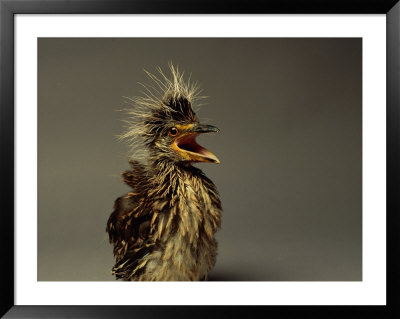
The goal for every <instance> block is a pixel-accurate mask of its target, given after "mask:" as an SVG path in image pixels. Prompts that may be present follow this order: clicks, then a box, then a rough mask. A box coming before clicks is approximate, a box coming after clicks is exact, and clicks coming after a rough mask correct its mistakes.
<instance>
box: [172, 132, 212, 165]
mask: <svg viewBox="0 0 400 319" xmlns="http://www.w3.org/2000/svg"><path fill="white" fill-rule="evenodd" d="M197 135H199V134H197V133H194V134H185V135H182V136H180V137H178V138H177V139H176V140H175V143H174V144H175V146H176V149H177V150H178V151H180V153H181V154H182V155H183V156H184V157H185V158H187V159H189V160H191V161H193V162H212V163H219V159H218V158H217V157H216V156H215V155H214V154H213V153H211V152H210V151H209V150H207V149H206V148H204V147H203V146H201V145H199V144H198V143H197V142H196V137H197Z"/></svg>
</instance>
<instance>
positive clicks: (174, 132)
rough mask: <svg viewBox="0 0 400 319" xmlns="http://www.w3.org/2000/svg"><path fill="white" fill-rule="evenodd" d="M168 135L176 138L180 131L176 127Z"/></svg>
mask: <svg viewBox="0 0 400 319" xmlns="http://www.w3.org/2000/svg"><path fill="white" fill-rule="evenodd" d="M168 134H169V135H171V136H176V135H178V130H177V129H176V128H175V127H172V128H170V129H169V131H168Z"/></svg>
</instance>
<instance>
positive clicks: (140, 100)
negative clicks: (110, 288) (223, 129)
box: [106, 63, 222, 281]
mask: <svg viewBox="0 0 400 319" xmlns="http://www.w3.org/2000/svg"><path fill="white" fill-rule="evenodd" d="M168 66H169V72H168V73H167V75H165V73H164V71H163V70H162V69H161V68H160V67H157V68H156V70H157V73H156V74H153V73H150V72H148V71H146V70H144V71H145V72H146V74H147V76H148V80H150V81H151V84H142V83H140V85H141V86H142V87H143V88H144V90H142V91H141V95H140V96H136V97H133V98H128V100H129V103H130V106H129V107H130V108H129V109H128V111H127V112H128V115H129V116H128V117H127V118H128V119H127V120H126V121H125V123H126V124H127V125H126V131H125V133H123V134H122V135H121V136H120V138H121V139H124V140H128V142H129V144H130V145H131V146H133V148H134V150H135V152H134V154H136V156H137V157H134V156H132V157H131V159H130V160H129V163H130V169H128V170H126V171H124V172H122V179H123V181H124V182H125V183H126V184H127V185H128V186H129V187H130V191H129V192H127V193H126V194H124V195H123V196H121V197H119V198H117V199H116V200H115V202H114V210H113V212H112V213H111V215H110V217H109V219H108V221H107V226H106V231H107V233H108V237H109V241H110V243H111V244H112V245H113V253H114V256H115V265H114V266H113V268H112V271H111V273H112V275H114V276H115V277H116V279H117V280H125V281H203V280H208V273H209V272H210V271H211V269H213V267H214V265H215V262H216V256H217V248H218V244H217V241H216V239H215V233H216V231H217V230H218V229H220V227H221V214H222V205H221V200H220V196H219V193H218V190H217V188H216V186H215V184H214V183H213V182H212V181H211V180H210V179H209V178H208V177H207V176H206V175H205V174H204V173H203V172H202V170H200V169H199V168H197V167H195V166H193V164H195V163H216V164H219V163H220V161H219V159H218V158H217V156H216V155H214V154H213V153H212V152H211V151H209V150H208V149H206V148H204V147H203V146H200V145H199V144H198V143H197V141H196V137H197V136H198V135H200V134H204V133H216V132H219V129H218V128H217V127H215V126H212V125H208V124H203V123H201V122H200V121H199V118H198V116H197V114H196V113H195V111H194V109H195V106H196V105H197V104H196V103H198V101H199V100H200V99H202V98H204V96H200V92H201V90H199V85H198V84H197V82H193V81H191V78H190V77H189V79H185V78H184V72H181V71H180V70H179V69H178V67H177V66H174V65H173V64H172V63H169V64H168Z"/></svg>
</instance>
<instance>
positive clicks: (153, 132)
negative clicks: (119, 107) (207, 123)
mask: <svg viewBox="0 0 400 319" xmlns="http://www.w3.org/2000/svg"><path fill="white" fill-rule="evenodd" d="M168 66H169V71H170V77H168V76H167V75H165V73H164V72H163V71H162V69H161V68H160V67H158V68H156V70H157V72H158V75H157V76H156V75H155V74H152V73H150V72H148V71H146V70H145V72H146V74H147V76H148V77H149V79H150V80H151V81H152V83H151V84H143V83H139V84H140V85H141V86H142V87H143V89H144V90H142V91H141V93H142V95H141V96H135V97H132V98H128V97H126V99H127V100H128V101H129V104H130V106H131V108H130V109H128V110H127V113H128V116H129V117H128V120H126V121H125V122H126V123H127V126H126V131H125V133H124V134H122V135H121V136H120V138H121V139H124V140H127V141H128V143H129V144H130V146H131V147H132V150H133V154H134V156H135V158H136V159H137V158H138V157H139V158H143V151H144V150H146V148H143V146H147V150H148V148H149V147H151V146H152V145H153V144H154V143H155V141H156V140H157V137H160V136H162V135H163V134H165V132H166V131H168V129H169V128H170V127H172V126H174V125H176V124H178V123H179V124H185V123H196V122H198V118H197V116H196V113H195V112H194V110H193V107H194V104H195V103H196V102H197V101H198V100H200V99H202V98H204V96H200V95H199V93H200V92H201V91H200V90H199V86H198V84H197V83H196V82H192V81H191V80H190V77H189V79H188V80H186V81H185V79H184V72H180V71H179V70H178V67H177V66H174V65H173V64H172V63H169V64H168Z"/></svg>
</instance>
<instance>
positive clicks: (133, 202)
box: [106, 161, 154, 279]
mask: <svg viewBox="0 0 400 319" xmlns="http://www.w3.org/2000/svg"><path fill="white" fill-rule="evenodd" d="M130 163H131V165H132V170H129V171H125V172H123V174H122V175H123V178H124V181H125V183H126V184H128V185H129V186H131V187H132V191H131V192H129V193H127V194H125V195H124V196H121V197H119V198H117V199H116V201H115V203H114V211H113V212H112V213H111V216H110V218H109V219H108V222H107V229H106V230H107V232H108V235H109V239H110V242H111V243H112V244H113V245H114V255H115V256H116V261H117V262H116V264H115V266H114V268H113V273H114V274H115V275H116V277H117V278H123V279H127V278H128V277H129V276H131V275H132V274H133V273H134V271H135V268H136V267H137V265H138V263H139V261H140V260H141V259H143V258H144V257H145V256H146V255H147V254H148V253H149V252H151V250H152V246H153V245H154V241H153V240H152V238H151V233H150V220H151V210H150V208H149V203H148V198H147V197H146V196H145V189H146V182H147V179H146V171H145V168H144V167H143V165H141V164H139V163H138V162H134V161H132V162H130Z"/></svg>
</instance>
